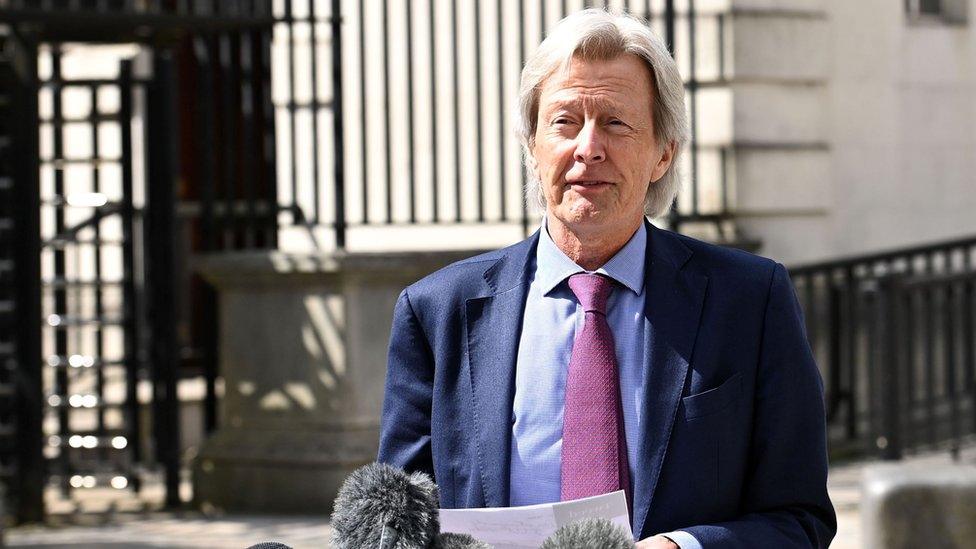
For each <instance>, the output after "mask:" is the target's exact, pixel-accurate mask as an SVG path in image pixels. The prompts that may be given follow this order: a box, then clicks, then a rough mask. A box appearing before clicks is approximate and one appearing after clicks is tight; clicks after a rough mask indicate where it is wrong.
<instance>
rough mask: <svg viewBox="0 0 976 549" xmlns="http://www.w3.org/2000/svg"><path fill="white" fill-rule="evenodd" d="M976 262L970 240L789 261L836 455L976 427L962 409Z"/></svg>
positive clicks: (953, 436) (891, 448)
mask: <svg viewBox="0 0 976 549" xmlns="http://www.w3.org/2000/svg"><path fill="white" fill-rule="evenodd" d="M974 264H976V238H965V239H958V240H952V241H946V242H940V243H935V244H930V245H925V246H916V247H911V248H904V249H900V250H894V251H890V252H885V253H878V254H871V255H865V256H860V257H855V258H850V259H844V260H838V261H830V262H825V263H819V264H815V265H807V266H800V267H795V268H792V269H790V274H791V276H792V277H793V282H794V284H795V286H796V290H797V294H798V297H799V299H800V302H801V304H802V305H803V309H804V312H805V315H806V322H807V335H808V338H809V340H810V343H811V346H812V347H813V350H814V353H815V355H816V357H817V362H818V364H819V365H820V367H821V370H822V373H823V375H824V381H825V385H826V397H827V413H828V422H829V427H830V440H831V443H832V449H833V451H834V452H835V453H837V454H845V453H861V452H865V451H868V452H871V451H881V452H882V453H883V454H884V455H886V456H897V455H900V453H901V452H902V450H903V449H904V448H913V447H919V446H925V445H928V446H933V445H938V444H940V443H943V442H946V443H949V444H958V443H959V441H960V437H961V436H962V435H964V434H974V433H976V423H973V422H972V421H969V420H971V419H972V414H970V415H969V416H966V418H967V421H962V418H963V415H961V414H962V410H964V409H966V410H972V406H973V402H972V401H971V395H972V390H973V371H974V368H976V365H974V363H973V345H974V341H976V333H974V332H973V328H972V315H973V313H974V307H976V303H974V302H973V298H972V291H973V277H974V276H976V275H974V273H976V271H974ZM893 403H894V404H893ZM893 412H896V413H897V418H894V417H893V416H892V413H893Z"/></svg>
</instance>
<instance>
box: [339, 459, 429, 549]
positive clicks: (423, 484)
mask: <svg viewBox="0 0 976 549" xmlns="http://www.w3.org/2000/svg"><path fill="white" fill-rule="evenodd" d="M439 502H440V495H439V493H438V491H437V485H436V484H434V481H433V480H432V479H431V478H430V477H429V476H428V475H426V474H424V473H419V472H418V473H413V474H410V475H408V474H407V473H405V472H403V471H402V470H400V469H397V468H396V467H391V466H390V465H386V464H383V463H371V464H369V465H366V466H363V467H360V468H359V469H357V470H355V471H353V473H352V474H351V475H349V478H347V479H346V481H345V482H344V483H343V484H342V487H341V488H340V489H339V494H338V495H337V496H336V500H335V507H334V509H333V511H332V544H333V546H334V547H335V548H336V549H367V548H369V549H371V548H373V547H384V548H390V549H424V548H426V547H428V545H430V543H431V542H432V541H433V540H434V538H435V537H436V536H437V533H438V532H439V531H440V521H439V519H438V506H439Z"/></svg>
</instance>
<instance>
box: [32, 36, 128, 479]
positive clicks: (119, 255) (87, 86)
mask: <svg viewBox="0 0 976 549" xmlns="http://www.w3.org/2000/svg"><path fill="white" fill-rule="evenodd" d="M48 50H49V51H48V52H47V53H46V55H47V56H49V63H50V66H51V73H50V76H49V78H45V79H43V80H41V82H40V85H41V93H42V97H45V98H49V100H48V102H49V104H50V116H49V117H45V118H42V119H41V121H40V122H41V126H40V127H41V130H42V132H49V133H50V136H51V137H50V144H51V151H50V155H49V156H42V159H41V174H42V181H41V193H42V196H41V206H42V218H45V219H46V220H50V222H46V223H44V224H43V225H42V238H43V249H42V262H44V263H47V264H49V265H50V267H51V268H50V275H49V276H46V277H45V278H44V281H43V288H42V292H43V293H42V296H43V303H44V317H45V324H46V326H45V332H46V333H45V341H46V344H45V347H44V350H43V352H44V354H45V367H46V368H47V369H48V374H47V375H46V376H45V378H46V379H45V381H46V383H45V403H46V408H45V416H46V417H45V421H53V423H54V424H55V425H56V434H51V435H50V436H49V437H48V438H47V440H46V448H45V454H46V457H48V459H49V460H50V462H49V463H50V464H49V469H48V473H49V475H50V476H51V478H52V479H53V480H55V481H56V482H57V484H58V485H59V486H60V488H61V490H62V492H63V493H64V494H65V495H69V494H70V492H71V491H72V490H76V489H83V488H95V487H100V486H111V487H112V488H115V489H125V488H131V489H133V490H136V491H138V490H139V488H140V484H141V483H140V474H139V470H138V467H139V466H140V465H141V464H142V462H143V456H142V454H143V451H142V448H141V444H140V442H141V441H142V437H141V436H140V432H139V431H140V427H141V421H140V413H141V407H140V402H139V398H138V390H137V389H138V384H139V380H140V378H144V377H145V374H144V372H143V371H144V364H143V362H142V360H141V359H142V358H143V357H140V356H139V353H138V349H139V338H140V335H141V331H140V322H139V320H140V315H139V314H138V313H139V311H140V307H139V301H138V297H137V289H136V287H137V280H136V252H137V245H136V242H137V239H138V237H139V231H140V226H141V223H140V222H139V219H138V218H139V215H140V212H139V211H138V210H137V209H136V207H135V205H134V197H133V181H134V179H135V173H134V168H133V159H134V151H133V135H132V119H133V96H134V95H135V94H136V93H137V92H138V90H137V86H139V85H141V82H140V83H137V82H136V81H135V80H134V79H133V76H132V65H131V61H123V62H122V64H121V66H120V69H119V73H118V75H117V77H116V78H107V79H84V80H82V79H67V78H64V77H63V75H62V46H61V45H60V44H58V43H52V44H50V45H49V46H48ZM69 93H72V94H80V95H83V96H85V97H86V98H87V102H88V104H89V108H88V112H87V113H85V114H81V115H75V116H67V115H66V114H65V112H64V110H63V98H64V96H65V95H66V94H69ZM105 95H111V96H117V97H118V99H119V100H118V104H117V106H116V107H115V108H112V109H103V108H102V106H101V103H103V102H104V101H100V99H103V97H104V96H105ZM100 96H103V97H100ZM107 128H115V129H117V132H112V131H104V130H106V129H107ZM81 132H84V134H88V135H89V136H90V150H88V151H82V150H79V149H81V148H82V147H79V146H72V145H73V144H75V143H78V142H82V143H83V142H85V141H80V140H76V141H75V143H72V142H71V141H68V142H67V143H66V141H67V139H66V137H69V136H71V137H74V136H76V135H77V134H79V133H81ZM113 134H114V135H113ZM108 136H112V137H108ZM79 137H80V136H79ZM109 139H115V140H116V141H117V143H116V144H115V145H116V146H115V147H114V148H116V149H117V150H118V151H119V154H118V155H117V156H116V155H111V156H110V155H108V154H106V152H105V151H104V149H105V148H106V146H107V143H106V141H108V140H109ZM108 170H117V171H118V173H119V175H120V177H119V178H118V179H119V183H120V185H119V186H118V187H115V188H109V187H108V186H107V185H106V184H105V183H104V181H103V179H105V178H106V172H107V171H108ZM45 270H47V269H45ZM113 340H114V344H113Z"/></svg>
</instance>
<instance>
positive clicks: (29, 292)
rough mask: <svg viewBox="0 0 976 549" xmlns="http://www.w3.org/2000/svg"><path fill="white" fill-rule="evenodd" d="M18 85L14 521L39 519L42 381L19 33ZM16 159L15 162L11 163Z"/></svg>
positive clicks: (30, 123) (26, 75)
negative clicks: (15, 471) (16, 446)
mask: <svg viewBox="0 0 976 549" xmlns="http://www.w3.org/2000/svg"><path fill="white" fill-rule="evenodd" d="M7 40H8V45H9V47H10V49H9V53H10V61H11V65H12V69H13V71H14V73H15V75H16V78H17V79H18V85H17V86H16V88H15V89H14V90H12V95H11V99H12V107H13V108H12V109H11V112H12V114H13V117H12V120H11V126H12V130H13V132H12V135H14V136H15V137H14V139H13V141H12V148H13V151H12V152H13V158H12V159H11V162H10V164H11V165H10V167H11V172H12V174H13V188H12V191H13V196H14V203H15V204H16V207H15V208H14V209H13V211H14V214H15V216H16V218H15V220H14V227H15V230H16V242H18V243H19V244H18V245H16V246H15V247H14V277H13V280H14V285H15V287H16V288H17V292H16V294H17V295H16V304H15V307H16V311H17V315H18V319H17V323H16V332H17V333H16V335H15V338H16V357H15V361H16V368H17V369H16V371H15V372H14V376H15V379H16V388H17V392H16V395H17V397H16V399H17V400H16V406H17V408H16V410H17V440H18V448H17V457H16V463H17V465H16V467H17V474H16V479H14V483H15V485H14V486H12V487H11V488H12V492H13V494H12V495H13V496H14V497H16V506H17V507H16V509H15V510H14V513H13V514H14V516H15V520H16V522H18V523H24V522H40V521H42V520H44V485H45V483H46V481H47V477H46V464H45V461H44V455H43V453H42V450H41V446H42V444H43V428H42V421H43V410H44V408H43V407H44V399H43V381H42V377H41V220H40V212H41V203H40V166H39V161H40V151H39V146H40V145H39V143H40V138H39V130H38V128H39V124H38V104H37V101H38V99H37V90H38V82H37V45H36V44H35V43H33V42H30V41H28V39H27V38H25V37H23V35H21V34H19V33H18V34H15V35H12V36H9V37H8V38H7ZM14 159H16V160H14Z"/></svg>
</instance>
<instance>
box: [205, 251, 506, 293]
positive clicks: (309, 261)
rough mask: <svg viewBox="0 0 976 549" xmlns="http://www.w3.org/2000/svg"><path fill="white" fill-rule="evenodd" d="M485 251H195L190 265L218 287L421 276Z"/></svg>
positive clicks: (278, 285)
mask: <svg viewBox="0 0 976 549" xmlns="http://www.w3.org/2000/svg"><path fill="white" fill-rule="evenodd" d="M486 251H488V250H463V251H445V252H375V253H373V252H356V253H349V252H331V253H309V254H294V253H284V252H239V253H226V254H213V255H198V256H195V257H194V258H193V259H192V261H191V268H192V269H193V270H194V271H196V272H199V273H200V274H201V275H202V276H203V277H204V279H206V280H207V282H209V283H211V284H213V285H215V286H217V287H218V288H234V287H255V286H263V285H268V284H271V285H272V286H274V287H280V285H281V283H282V281H291V282H300V281H305V282H312V283H328V282H330V281H333V282H334V281H338V280H342V279H346V278H355V277H361V276H362V275H364V274H368V275H373V276H382V275H383V274H390V275H394V276H396V277H397V278H403V276H404V274H417V275H426V274H428V273H430V272H432V271H434V270H436V269H439V268H441V267H443V266H445V265H448V264H451V263H454V262H456V261H461V260H463V259H467V258H469V257H472V256H475V255H478V254H480V253H484V252H486Z"/></svg>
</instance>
